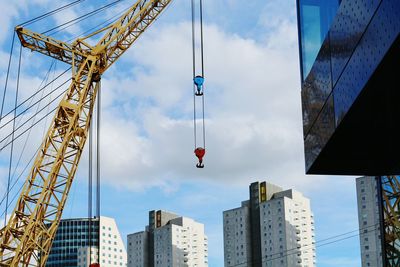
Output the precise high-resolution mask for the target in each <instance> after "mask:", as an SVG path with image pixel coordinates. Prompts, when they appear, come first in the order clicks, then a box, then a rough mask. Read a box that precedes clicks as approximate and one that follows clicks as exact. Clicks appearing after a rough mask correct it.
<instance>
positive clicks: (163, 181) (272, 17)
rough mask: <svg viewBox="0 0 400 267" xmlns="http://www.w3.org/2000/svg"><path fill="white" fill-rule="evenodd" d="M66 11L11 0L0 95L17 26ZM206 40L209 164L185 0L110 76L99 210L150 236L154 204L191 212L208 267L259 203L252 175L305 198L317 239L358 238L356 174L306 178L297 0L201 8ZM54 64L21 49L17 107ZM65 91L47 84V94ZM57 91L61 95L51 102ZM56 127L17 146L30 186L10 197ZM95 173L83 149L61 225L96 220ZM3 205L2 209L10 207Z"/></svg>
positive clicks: (62, 17)
mask: <svg viewBox="0 0 400 267" xmlns="http://www.w3.org/2000/svg"><path fill="white" fill-rule="evenodd" d="M110 2H111V1H105V0H101V1H100V0H99V1H97V0H86V1H84V2H83V3H82V4H80V5H77V6H74V7H73V8H71V9H68V10H65V11H63V12H61V13H59V14H57V15H55V16H54V17H50V18H47V19H45V20H42V21H40V22H37V23H35V24H32V25H29V26H28V28H29V29H32V30H34V31H38V32H43V31H45V30H47V29H50V28H52V27H54V26H55V25H59V24H62V23H63V22H65V21H68V20H70V19H73V18H75V17H78V16H79V15H82V14H85V13H87V12H89V11H91V10H93V9H94V8H96V7H99V6H102V5H104V4H106V3H110ZM63 3H66V2H63V1H50V0H31V1H27V0H19V1H5V0H0V7H1V9H2V11H3V12H2V16H0V59H1V60H0V70H1V72H0V81H1V87H0V88H2V89H1V90H3V88H4V83H5V78H6V71H7V63H8V57H9V52H10V46H11V43H12V33H13V28H14V27H15V26H16V25H18V24H20V23H21V22H23V21H27V20H29V19H31V18H34V17H36V16H38V15H41V14H43V13H46V12H48V11H49V10H53V9H55V8H57V7H59V6H61V5H62V4H63ZM130 4H132V1H127V0H125V1H121V3H119V4H118V5H116V6H114V7H113V8H112V9H110V10H107V11H106V12H104V13H102V14H101V15H99V16H94V17H91V18H90V19H89V20H87V21H85V22H84V23H82V24H79V25H74V26H73V27H69V28H67V29H65V30H64V31H62V32H59V33H56V34H55V35H54V36H53V37H55V38H58V39H60V40H64V41H67V40H69V39H71V38H73V37H76V36H78V35H79V34H80V33H82V32H85V30H87V29H89V28H91V27H93V25H97V24H99V23H101V22H103V21H104V20H106V19H108V18H112V17H113V16H115V15H117V14H119V13H120V12H121V11H122V10H124V9H125V8H126V7H128V6H129V5H130ZM89 41H92V42H95V41H96V40H89ZM204 45H205V46H204V62H205V101H206V105H205V117H206V118H205V122H206V138H207V144H206V151H207V153H206V156H205V159H204V163H205V168H204V169H197V168H196V167H195V164H196V163H197V162H196V158H195V156H194V154H193V148H194V144H193V120H192V117H193V96H192V88H193V84H192V54H191V17H190V1H185V0H174V1H173V3H172V4H171V5H170V6H169V7H168V9H167V10H166V11H165V12H164V13H163V14H162V15H161V16H160V18H159V19H158V20H157V21H156V22H155V23H154V24H153V25H152V26H151V27H150V28H149V29H148V30H147V31H146V32H145V33H144V34H143V35H142V36H141V37H140V38H139V40H138V41H137V42H136V43H135V44H134V45H133V46H132V47H131V48H130V49H129V51H127V52H126V53H125V54H124V55H123V57H122V58H121V59H120V60H119V61H118V62H117V63H116V64H114V65H113V67H112V68H110V69H109V70H108V71H107V72H106V73H105V74H104V75H103V77H102V88H101V90H102V92H101V95H102V103H101V114H102V115H101V125H100V127H101V131H100V134H101V142H100V143H101V150H100V151H101V181H102V184H101V214H102V215H103V216H108V217H113V218H115V219H116V221H117V224H118V226H119V229H120V232H121V234H122V236H123V239H126V235H127V234H130V233H134V232H138V231H142V230H144V227H145V226H146V225H147V224H148V212H149V211H150V210H158V209H163V210H168V211H171V212H174V213H177V214H180V215H183V216H187V217H191V218H193V219H195V220H196V221H198V222H201V223H203V224H205V231H206V234H207V235H208V240H209V266H211V267H214V266H216V267H217V266H223V262H224V261H223V259H224V258H223V232H222V229H223V227H222V212H223V211H224V210H227V209H232V208H236V207H239V206H240V204H241V201H243V200H246V199H248V186H249V184H250V183H251V182H254V181H268V182H270V183H274V184H276V185H279V186H281V187H283V188H285V189H291V188H292V189H295V190H297V191H300V192H302V193H303V194H304V195H305V196H306V197H308V198H309V199H310V200H311V206H312V211H313V213H314V218H315V233H316V240H317V242H318V240H322V239H326V238H329V237H332V236H336V235H339V234H342V233H346V232H350V231H354V230H357V229H358V219H357V201H356V189H355V178H354V177H339V176H309V175H305V167H304V151H303V135H302V116H301V96H300V89H301V85H300V77H299V76H300V70H299V59H298V58H299V57H298V44H297V25H296V10H295V0H267V1H265V0H252V1H239V0H219V1H211V0H208V1H207V0H204ZM18 53H19V42H18V40H16V42H15V51H14V53H13V61H12V64H11V71H10V81H9V90H8V93H7V95H6V98H5V103H6V105H5V112H8V111H9V110H11V109H12V105H13V103H14V100H13V97H14V95H15V90H16V77H17V67H18V65H17V61H18V58H17V57H18ZM52 62H53V61H52V60H50V59H48V58H46V57H45V56H43V55H41V54H37V53H32V52H30V51H27V50H26V49H23V50H22V65H21V77H20V86H19V98H18V99H19V100H18V101H19V102H22V101H23V100H24V99H26V98H27V97H29V96H30V95H32V94H33V93H34V92H35V91H36V90H37V88H39V85H40V83H41V81H42V80H43V79H44V80H46V77H47V74H46V73H47V71H48V70H49V67H50V65H51V64H52ZM54 64H55V65H53V66H54V67H53V68H52V69H51V71H50V72H49V73H50V74H49V75H48V78H47V79H49V80H50V79H52V78H53V77H56V76H57V75H58V74H61V73H62V72H63V71H64V70H66V69H67V67H68V66H67V65H65V64H64V63H61V62H58V63H54ZM68 75H69V72H68V73H67V74H65V75H64V76H62V78H60V81H59V82H57V83H56V84H60V83H61V82H62V81H65V80H66V79H68ZM55 87H56V85H54V86H52V87H51V88H47V89H46V90H48V91H46V93H47V92H49V91H50V90H51V89H53V88H55ZM57 92H60V91H57ZM46 93H45V94H46ZM40 95H41V94H38V95H37V98H36V99H38V98H39V96H40ZM56 95H57V93H55V94H53V95H51V97H52V99H55V98H56ZM47 99H48V98H47ZM55 105H56V102H54V103H53V104H52V105H50V107H48V108H47V107H45V106H44V104H42V106H41V107H40V108H41V109H43V111H42V113H40V114H42V115H44V114H45V113H47V112H50V111H51V108H52V107H54V106H55ZM24 106H26V105H24ZM22 110H23V107H21V108H20V109H19V110H18V111H22ZM34 112H35V108H34V109H31V110H29V111H28V112H27V113H26V114H25V115H24V116H21V121H20V122H19V124H18V125H20V124H22V123H23V121H24V120H25V119H27V118H29V117H30V116H32V115H33V114H34ZM11 116H12V115H8V116H7V118H6V119H3V121H2V123H1V125H4V124H5V122H6V121H7V120H8V119H9V118H11ZM39 117H40V116H39ZM49 121H50V119H47V120H46V119H45V120H43V121H41V122H40V123H38V125H37V126H36V127H35V128H33V130H32V131H31V132H29V135H28V134H25V135H24V136H22V137H21V138H19V139H18V141H17V142H16V143H15V151H14V157H13V164H12V170H15V175H14V176H15V178H16V177H17V176H18V175H19V174H21V178H20V180H19V182H17V184H16V186H15V188H14V189H13V191H12V192H11V196H13V195H16V194H17V192H18V188H19V187H20V185H21V182H22V181H24V179H25V178H24V177H26V171H25V172H24V167H25V166H30V164H29V160H30V159H31V157H32V156H33V155H34V153H35V151H36V149H37V148H38V146H39V144H40V142H41V140H42V139H43V135H44V133H45V130H46V129H47V127H48V126H47V125H48V124H49ZM0 127H1V126H0ZM10 127H11V124H8V125H6V126H4V127H2V128H0V137H1V139H3V138H4V137H6V136H7V135H8V134H9V133H10V130H11V128H10ZM21 129H23V128H21ZM9 154H10V151H9V147H7V148H6V149H4V150H2V151H1V153H0V196H3V195H4V192H5V188H6V182H7V177H8V169H9ZM20 155H21V156H20ZM19 159H20V160H19ZM28 169H29V167H28ZM87 173H88V153H87V147H86V149H85V153H84V155H83V157H82V159H81V163H80V167H79V169H78V173H77V175H76V178H75V181H74V184H73V186H72V189H71V192H70V195H69V198H68V201H67V205H66V208H65V210H64V214H63V218H70V217H84V216H87ZM12 206H13V205H12ZM0 208H1V209H0V213H3V211H4V204H3V205H1V206H0ZM0 217H4V216H0ZM317 244H318V243H317ZM359 254H360V251H359V239H358V237H357V236H355V237H353V238H349V239H347V240H344V241H341V242H337V243H333V244H329V245H326V246H321V247H317V266H320V267H329V266H349V267H353V266H354V267H355V266H360V265H361V263H360V255H359Z"/></svg>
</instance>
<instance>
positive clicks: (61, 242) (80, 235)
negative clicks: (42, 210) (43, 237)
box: [46, 219, 99, 267]
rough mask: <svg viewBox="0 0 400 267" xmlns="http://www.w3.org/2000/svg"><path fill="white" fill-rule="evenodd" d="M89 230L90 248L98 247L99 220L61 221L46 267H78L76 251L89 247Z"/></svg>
mask: <svg viewBox="0 0 400 267" xmlns="http://www.w3.org/2000/svg"><path fill="white" fill-rule="evenodd" d="M89 229H90V230H91V244H90V246H92V247H97V246H98V245H99V219H93V220H92V222H91V226H90V227H89V219H71V220H61V222H60V225H59V226H58V229H57V233H56V237H55V239H54V241H53V245H52V247H51V251H50V255H49V258H48V260H47V263H46V266H47V267H76V266H78V250H79V249H80V248H84V247H89V233H90V232H89Z"/></svg>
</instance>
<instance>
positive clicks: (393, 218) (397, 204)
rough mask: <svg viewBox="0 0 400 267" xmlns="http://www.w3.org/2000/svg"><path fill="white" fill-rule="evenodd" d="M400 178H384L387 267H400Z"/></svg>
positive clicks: (384, 253) (382, 184)
mask: <svg viewBox="0 0 400 267" xmlns="http://www.w3.org/2000/svg"><path fill="white" fill-rule="evenodd" d="M399 178H400V177H398V176H382V177H381V178H380V181H381V189H382V202H381V203H382V213H383V235H384V238H383V242H382V245H383V248H382V251H383V253H382V255H383V257H384V262H385V264H384V265H385V266H387V267H400V179H399Z"/></svg>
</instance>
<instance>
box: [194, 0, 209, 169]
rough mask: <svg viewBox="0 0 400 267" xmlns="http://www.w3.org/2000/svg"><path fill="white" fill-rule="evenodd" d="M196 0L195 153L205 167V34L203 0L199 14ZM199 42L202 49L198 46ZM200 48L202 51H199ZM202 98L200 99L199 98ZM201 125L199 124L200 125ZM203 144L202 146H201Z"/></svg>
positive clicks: (198, 165) (197, 165)
mask: <svg viewBox="0 0 400 267" xmlns="http://www.w3.org/2000/svg"><path fill="white" fill-rule="evenodd" d="M195 1H196V0H192V2H191V3H192V50H193V128H194V129H193V131H194V153H195V156H196V157H197V158H198V160H199V163H197V164H196V167H197V168H204V164H203V157H204V156H205V153H206V126H205V118H204V106H205V104H204V38H203V37H204V35H203V1H202V0H199V8H198V9H199V14H196V5H195ZM197 15H199V26H200V37H199V40H197V39H198V36H196V24H197V23H196V17H197ZM197 42H199V46H200V49H198V48H197ZM198 50H200V51H198ZM197 57H199V60H200V70H198V68H199V66H198V64H197V62H196V60H197ZM198 99H200V100H198ZM197 102H200V105H199V106H200V110H197ZM197 112H199V113H200V116H201V120H200V122H198V121H197V117H198V116H197ZM198 125H199V126H198ZM198 128H200V134H199V135H200V137H201V138H202V140H200V141H199V143H200V145H198ZM201 145H202V146H201Z"/></svg>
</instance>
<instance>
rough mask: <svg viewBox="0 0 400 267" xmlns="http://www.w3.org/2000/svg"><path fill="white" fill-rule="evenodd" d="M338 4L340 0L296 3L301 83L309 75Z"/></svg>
mask: <svg viewBox="0 0 400 267" xmlns="http://www.w3.org/2000/svg"><path fill="white" fill-rule="evenodd" d="M340 2H341V0H322V1H321V0H299V1H297V9H298V10H297V14H298V24H299V27H298V29H299V46H300V68H301V79H302V81H304V79H305V77H307V75H308V74H309V73H310V70H311V67H312V65H313V64H314V61H315V59H316V57H317V54H318V51H319V50H320V48H321V46H322V43H323V41H324V39H325V37H326V34H327V33H328V31H329V28H330V26H331V24H332V21H333V18H334V17H335V15H336V12H337V10H338V8H339V4H340Z"/></svg>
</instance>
